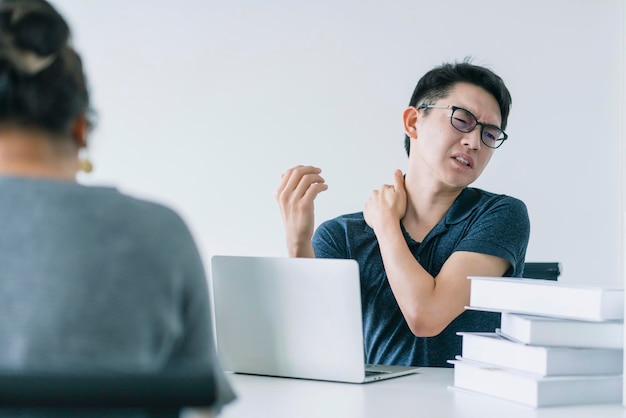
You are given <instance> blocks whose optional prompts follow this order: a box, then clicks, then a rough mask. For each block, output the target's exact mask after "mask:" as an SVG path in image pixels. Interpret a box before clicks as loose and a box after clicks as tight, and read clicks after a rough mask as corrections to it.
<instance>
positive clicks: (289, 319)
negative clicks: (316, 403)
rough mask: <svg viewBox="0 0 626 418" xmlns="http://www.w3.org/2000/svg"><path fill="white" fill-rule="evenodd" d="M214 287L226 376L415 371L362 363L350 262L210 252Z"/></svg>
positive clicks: (351, 377) (367, 376)
mask: <svg viewBox="0 0 626 418" xmlns="http://www.w3.org/2000/svg"><path fill="white" fill-rule="evenodd" d="M211 288H212V293H213V306H214V309H215V330H216V340H217V350H218V354H219V356H220V358H221V361H222V362H223V367H224V369H225V370H226V371H232V372H236V373H248V374H258V375H267V376H280V377H292V378H302V379H316V380H329V381H337V382H352V383H364V382H371V381H375V380H382V379H388V378H392V377H398V376H403V375H407V374H412V373H416V372H417V371H418V368H417V367H403V366H381V365H375V366H374V365H368V366H366V365H365V354H364V345H363V323H362V314H361V290H360V289H361V288H360V281H359V266H358V264H357V262H356V261H355V260H336V259H314V258H287V257H245V256H220V255H215V256H213V257H212V258H211Z"/></svg>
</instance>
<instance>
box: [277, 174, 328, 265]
mask: <svg viewBox="0 0 626 418" xmlns="http://www.w3.org/2000/svg"><path fill="white" fill-rule="evenodd" d="M321 172H322V170H321V169H319V168H317V167H313V166H302V165H298V166H295V167H293V168H290V169H289V170H287V171H286V172H285V173H283V174H282V175H281V181H280V186H279V187H278V190H276V200H277V201H278V205H279V206H280V211H281V214H282V216H283V224H284V226H285V238H286V241H287V252H288V254H289V256H290V257H315V253H314V252H313V245H312V244H311V238H312V237H313V229H314V227H315V217H314V212H315V211H314V205H313V201H314V200H315V197H317V195H318V194H319V193H320V192H323V191H324V190H326V189H328V185H327V184H326V183H325V182H324V178H322V176H320V173H321Z"/></svg>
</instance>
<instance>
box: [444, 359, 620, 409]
mask: <svg viewBox="0 0 626 418" xmlns="http://www.w3.org/2000/svg"><path fill="white" fill-rule="evenodd" d="M449 362H450V363H452V364H454V386H453V388H457V389H462V390H464V391H469V392H474V393H479V394H483V395H488V396H493V397H496V398H500V399H505V400H508V401H512V402H516V403H519V404H523V405H527V406H532V407H543V406H566V405H582V404H598V403H621V402H622V375H593V376H551V377H545V376H539V375H536V374H532V373H525V372H520V371H517V370H510V369H506V368H500V367H496V366H493V365H491V364H484V363H479V362H474V361H470V360H466V359H463V358H462V357H461V356H457V358H456V360H450V361H449Z"/></svg>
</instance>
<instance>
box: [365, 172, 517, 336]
mask: <svg viewBox="0 0 626 418" xmlns="http://www.w3.org/2000/svg"><path fill="white" fill-rule="evenodd" d="M405 208H406V193H405V191H404V184H403V178H402V175H401V173H400V172H396V175H395V184H394V186H383V188H381V189H380V190H378V191H375V192H374V194H373V199H372V198H371V199H370V201H368V204H366V208H365V210H364V213H365V216H366V221H367V222H368V224H369V225H370V227H372V229H374V232H375V233H376V238H377V240H378V243H379V248H380V252H381V256H382V259H383V264H384V267H385V272H386V274H387V278H388V280H389V285H390V286H391V289H392V291H393V294H394V297H395V298H396V301H397V303H398V306H399V307H400V310H401V311H402V314H403V316H404V318H405V320H406V322H407V324H408V326H409V328H410V329H411V331H412V332H413V333H414V334H415V335H416V336H419V337H431V336H435V335H437V334H439V333H440V332H441V331H443V329H444V328H445V327H447V326H448V325H449V324H450V322H452V321H453V320H454V319H455V318H456V317H457V316H458V315H460V314H461V313H462V312H463V311H464V308H465V306H467V305H468V304H469V295H470V281H469V280H468V279H467V276H473V275H475V276H502V275H504V274H505V273H506V271H507V269H508V268H509V266H510V264H509V261H507V260H505V259H504V258H500V257H495V256H492V255H486V254H481V253H477V252H471V251H457V252H454V253H453V254H452V255H451V256H450V257H449V258H448V259H447V260H446V262H445V263H444V265H443V266H442V268H441V270H440V272H439V274H438V275H437V277H433V276H432V275H431V274H430V273H428V272H427V271H426V270H425V269H424V268H423V267H422V266H421V264H420V263H419V262H418V261H417V260H416V259H415V257H414V255H413V254H412V253H411V251H410V249H409V247H408V245H407V243H406V240H405V239H404V236H403V233H402V230H401V226H400V219H401V218H402V216H403V215H404V210H405Z"/></svg>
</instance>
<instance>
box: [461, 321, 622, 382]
mask: <svg viewBox="0 0 626 418" xmlns="http://www.w3.org/2000/svg"><path fill="white" fill-rule="evenodd" d="M458 335H461V336H462V337H463V345H462V348H461V355H462V357H463V358H464V359H467V360H473V361H478V362H481V363H488V364H492V365H494V366H498V367H506V368H509V369H515V370H520V371H525V372H528V373H535V374H538V375H541V376H565V375H569V376H572V375H600V374H621V373H622V368H623V362H624V358H623V351H622V350H620V349H611V348H572V347H544V346H532V345H525V344H520V343H517V342H514V341H511V340H508V339H506V338H504V337H503V336H501V335H499V334H498V333H495V332H459V333H458Z"/></svg>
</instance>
